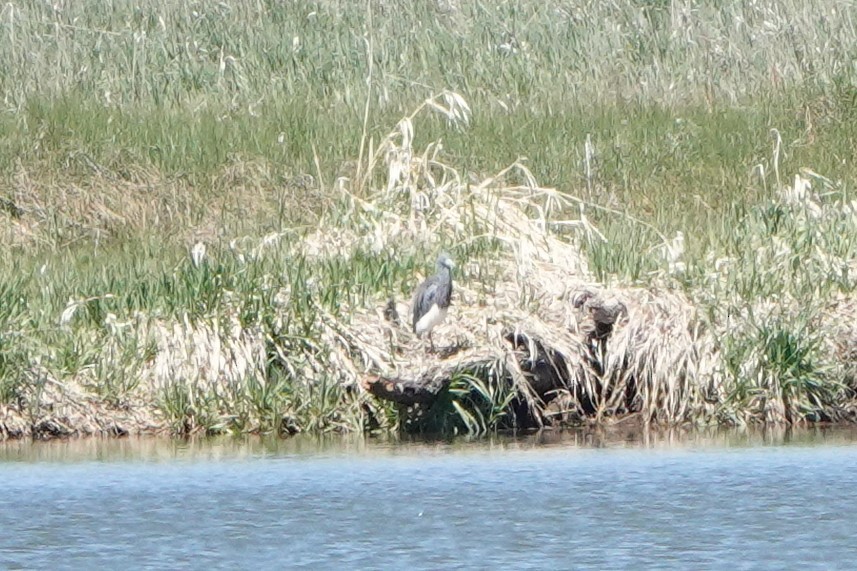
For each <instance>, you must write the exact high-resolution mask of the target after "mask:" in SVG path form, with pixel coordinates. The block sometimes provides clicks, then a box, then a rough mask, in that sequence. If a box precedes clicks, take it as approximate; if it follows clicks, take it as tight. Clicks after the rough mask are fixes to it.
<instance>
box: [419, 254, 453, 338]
mask: <svg viewBox="0 0 857 571" xmlns="http://www.w3.org/2000/svg"><path fill="white" fill-rule="evenodd" d="M454 267H455V264H454V263H453V262H452V259H451V258H450V257H449V256H447V255H446V254H441V255H440V257H439V258H438V259H437V273H436V274H435V275H433V276H431V277H429V278H427V279H426V280H425V281H424V282H423V283H421V284H420V286H419V287H418V288H417V291H416V292H415V293H414V302H413V314H414V315H413V326H414V333H416V334H417V337H422V336H423V334H427V335H428V338H429V344H430V345H431V349H432V351H434V342H433V341H432V338H431V330H432V329H434V328H435V326H437V325H439V324H441V323H442V322H443V320H444V319H446V314H447V311H449V304H450V302H451V301H452V269H453V268H454Z"/></svg>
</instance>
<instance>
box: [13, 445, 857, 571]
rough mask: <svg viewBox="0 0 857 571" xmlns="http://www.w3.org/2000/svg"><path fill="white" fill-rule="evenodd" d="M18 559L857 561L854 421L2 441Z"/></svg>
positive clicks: (599, 565)
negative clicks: (692, 431) (440, 435)
mask: <svg viewBox="0 0 857 571" xmlns="http://www.w3.org/2000/svg"><path fill="white" fill-rule="evenodd" d="M0 482H2V485H0V530H2V533H0V568H3V569H87V568H88V569H95V568H99V569H122V568H129V569H142V568H150V569H152V568H157V569H189V568H199V569H227V568H228V569H236V568H240V569H275V568H307V569H321V568H336V569H370V568H375V569H377V568H395V569H405V568H412V569H441V568H466V569H497V568H504V569H629V568H642V569H802V570H805V569H825V570H828V569H851V568H853V567H854V562H855V561H857V509H855V508H857V500H855V497H857V492H855V490H857V440H855V434H854V433H853V432H848V431H845V432H843V431H838V432H818V431H816V432H811V433H805V434H802V435H799V436H798V437H795V436H794V435H792V434H787V433H786V434H779V435H773V436H771V435H764V434H763V435H751V436H747V435H717V436H714V437H708V436H706V437H700V436H697V437H693V438H690V439H687V438H674V437H672V436H667V437H661V436H655V437H652V436H647V437H646V438H645V439H644V440H643V441H642V442H639V441H636V440H633V439H631V440H630V441H629V439H627V438H618V439H616V438H613V439H612V440H611V439H610V438H607V439H602V438H601V437H599V436H593V435H585V434H575V435H572V436H571V437H570V438H556V439H553V440H552V441H548V442H545V441H544V438H535V439H532V438H531V439H523V440H494V441H488V442H480V443H456V444H444V443H435V444H391V443H385V442H373V441H364V440H333V441H324V442H319V441H317V440H311V439H295V440H290V441H276V440H274V441H259V440H250V441H235V440H220V441H215V442H200V443H187V442H171V441H162V440H83V441H73V442H68V443H47V444H29V443H11V444H6V445H0Z"/></svg>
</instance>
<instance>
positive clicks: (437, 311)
mask: <svg viewBox="0 0 857 571" xmlns="http://www.w3.org/2000/svg"><path fill="white" fill-rule="evenodd" d="M448 309H449V308H446V309H441V308H439V307H438V306H437V304H434V305H433V306H431V309H429V310H428V311H427V312H426V314H425V315H423V316H422V317H420V320H419V321H417V326H416V332H417V335H422V334H423V333H428V332H429V331H431V330H432V329H433V328H434V326H435V325H438V324H440V323H441V322H443V320H444V319H446V312H447V311H448Z"/></svg>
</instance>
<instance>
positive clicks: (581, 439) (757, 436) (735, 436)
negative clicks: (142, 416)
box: [0, 423, 857, 462]
mask: <svg viewBox="0 0 857 571" xmlns="http://www.w3.org/2000/svg"><path fill="white" fill-rule="evenodd" d="M850 443H857V427H855V426H847V425H838V426H818V427H808V428H805V427H798V428H794V427H787V426H770V427H751V428H745V429H741V430H738V429H728V430H724V429H716V428H712V429H693V430H683V429H643V428H642V427H640V426H638V425H629V426H627V427H624V426H623V425H622V424H621V423H620V424H618V425H616V426H612V427H607V428H597V429H594V428H593V429H577V430H563V431H557V430H550V431H541V432H534V433H530V434H519V435H508V434H497V435H493V436H488V437H484V438H467V437H456V438H445V439H437V438H420V437H407V436H402V437H397V436H395V435H385V436H382V437H371V438H367V437H364V436H361V435H343V436H339V435H326V436H311V435H298V436H294V437H291V438H285V439H284V438H277V437H257V436H237V437H216V438H205V437H197V438H187V439H169V438H153V437H139V438H137V437H131V438H80V439H69V440H56V441H47V442H33V441H29V440H12V441H7V442H0V462H8V461H17V462H75V461H81V460H94V461H104V462H121V461H131V460H134V461H139V460H143V461H149V462H170V461H173V460H211V461H214V460H222V459H229V458H234V459H242V458H243V459H248V458H265V457H278V456H293V455H298V456H303V455H351V454H358V455H402V454H404V455H408V454H415V453H467V452H492V451H504V450H525V449H536V448H569V449H572V448H645V449H664V450H667V449H673V448H719V447H729V448H734V447H751V446H783V445H799V446H814V445H842V444H850Z"/></svg>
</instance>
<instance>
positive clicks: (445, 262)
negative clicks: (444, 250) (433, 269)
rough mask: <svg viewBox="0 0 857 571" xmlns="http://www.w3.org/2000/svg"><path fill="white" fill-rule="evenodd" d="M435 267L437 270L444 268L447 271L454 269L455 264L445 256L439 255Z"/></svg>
mask: <svg viewBox="0 0 857 571" xmlns="http://www.w3.org/2000/svg"><path fill="white" fill-rule="evenodd" d="M437 267H438V269H439V270H442V269H444V268H446V269H447V270H451V269H453V268H454V267H455V262H453V261H452V258H450V257H449V256H448V255H447V254H441V255H440V257H439V258H438V259H437Z"/></svg>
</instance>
